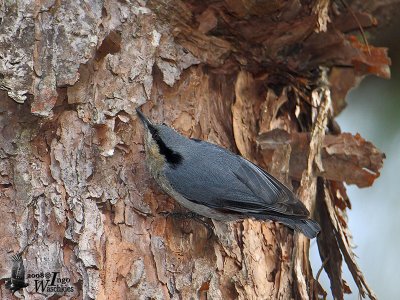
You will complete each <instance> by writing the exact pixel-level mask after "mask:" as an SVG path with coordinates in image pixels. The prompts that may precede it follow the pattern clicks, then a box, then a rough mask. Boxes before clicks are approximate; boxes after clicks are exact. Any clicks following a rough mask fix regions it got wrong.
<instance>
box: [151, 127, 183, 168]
mask: <svg viewBox="0 0 400 300" xmlns="http://www.w3.org/2000/svg"><path fill="white" fill-rule="evenodd" d="M149 130H150V133H151V135H152V137H153V139H154V140H155V141H156V143H157V145H158V148H159V149H160V154H162V155H164V157H165V159H166V160H167V162H168V163H169V164H170V165H171V166H172V167H173V168H176V167H177V166H178V165H179V164H180V163H181V162H182V160H183V157H182V155H180V154H179V153H177V152H175V151H173V150H172V149H171V148H169V147H167V145H165V143H164V141H163V140H162V139H161V138H160V135H159V133H158V130H157V128H154V127H153V126H149Z"/></svg>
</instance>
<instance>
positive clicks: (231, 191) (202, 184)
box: [137, 110, 320, 238]
mask: <svg viewBox="0 0 400 300" xmlns="http://www.w3.org/2000/svg"><path fill="white" fill-rule="evenodd" d="M137 112H138V115H139V117H140V118H141V120H142V121H143V123H144V125H145V128H146V132H147V135H146V137H145V147H146V154H147V155H146V157H147V163H148V165H149V169H150V172H151V173H152V175H153V177H154V178H155V179H156V181H157V182H158V183H159V185H160V186H161V187H162V188H163V190H164V191H166V192H167V193H168V194H170V195H171V196H172V197H173V198H175V199H176V200H177V201H178V202H179V203H180V204H182V205H183V206H185V207H186V208H188V209H189V210H192V211H194V212H195V213H198V214H200V215H203V216H205V217H209V218H213V219H217V220H221V221H232V220H237V219H243V218H247V217H253V218H256V219H261V220H273V221H277V222H280V223H283V224H285V225H287V226H288V227H290V228H292V229H295V230H298V231H301V232H302V233H303V234H304V235H306V236H307V237H308V238H314V237H315V236H316V235H317V234H318V232H319V231H320V227H319V225H318V223H317V222H315V221H313V220H311V219H309V212H308V210H307V208H306V207H305V206H304V204H303V203H302V202H300V201H299V200H298V199H297V198H296V196H295V195H294V194H293V193H292V192H291V191H290V190H289V189H288V188H287V187H286V186H285V185H284V184H282V183H281V182H279V181H278V180H277V179H276V178H274V177H273V176H272V175H270V174H268V173H267V172H266V171H264V170H262V169H261V168H260V167H258V166H256V165H255V164H253V163H251V162H250V161H248V160H246V159H244V158H243V157H241V156H239V155H236V154H234V153H232V152H230V151H228V150H226V149H224V148H222V147H220V146H217V145H215V144H211V143H208V142H205V141H200V140H194V139H189V138H186V137H184V136H183V135H181V134H179V133H178V132H176V131H175V130H173V129H172V128H170V127H168V126H166V125H153V124H152V123H151V122H149V121H148V120H147V118H146V117H145V116H144V115H143V114H142V113H141V112H140V111H139V110H137ZM157 151H158V153H159V154H160V155H157Z"/></svg>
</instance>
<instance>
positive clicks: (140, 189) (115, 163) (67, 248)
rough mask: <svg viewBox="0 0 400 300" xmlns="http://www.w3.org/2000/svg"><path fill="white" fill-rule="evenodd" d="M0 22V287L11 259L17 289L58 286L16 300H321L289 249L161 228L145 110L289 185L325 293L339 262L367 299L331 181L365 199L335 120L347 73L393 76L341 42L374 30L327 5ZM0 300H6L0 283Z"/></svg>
mask: <svg viewBox="0 0 400 300" xmlns="http://www.w3.org/2000/svg"><path fill="white" fill-rule="evenodd" d="M303 2H304V3H303ZM305 2H307V3H305ZM353 15H355V17H353ZM0 24H1V25H0V26H1V27H0V40H1V43H0V88H1V89H2V91H0V128H1V130H0V199H1V203H2V205H1V207H0V217H1V219H2V220H3V225H2V226H1V227H0V233H1V234H0V253H1V255H0V264H1V269H0V272H1V274H0V275H1V277H6V276H8V275H9V272H10V267H9V266H10V256H11V254H12V253H13V252H18V251H21V249H24V248H26V249H25V251H24V254H23V257H24V261H25V268H26V273H27V275H29V274H36V273H40V272H45V273H46V272H60V276H61V277H62V278H69V279H70V286H71V287H73V292H65V293H61V294H60V293H58V294H57V293H53V292H49V293H47V292H44V293H43V294H40V293H38V291H36V289H35V283H34V281H33V280H32V279H28V282H29V283H30V286H29V287H27V288H26V289H24V290H22V291H20V292H21V293H22V294H24V296H25V298H27V299H44V298H46V297H50V296H52V295H54V297H55V298H52V299H56V298H57V297H61V296H62V299H150V298H151V299H314V298H318V297H320V296H324V293H325V292H324V291H323V289H322V287H321V286H320V285H319V283H318V281H316V280H315V279H314V275H313V272H312V270H311V266H310V263H309V259H308V252H309V246H310V241H309V240H308V239H306V238H305V237H304V236H303V235H301V234H298V233H293V232H292V231H291V230H289V229H288V228H286V227H285V226H282V225H280V224H277V223H273V222H259V221H255V220H252V219H247V220H244V221H241V222H236V223H221V222H217V221H212V223H213V226H214V227H215V230H214V233H213V235H212V236H211V237H210V236H209V235H208V231H207V228H205V227H204V226H203V225H202V224H201V223H198V222H196V221H195V220H179V219H173V218H170V217H165V215H163V214H160V212H164V211H174V210H179V209H181V208H179V207H178V206H177V204H176V203H175V202H174V200H173V199H170V198H169V197H167V196H166V195H165V194H163V193H162V192H161V191H160V189H159V188H158V187H157V186H156V184H155V183H154V181H153V180H152V179H151V178H150V177H149V173H148V172H147V170H146V166H145V165H144V152H143V150H144V148H143V142H142V135H143V131H142V128H141V124H140V122H139V121H138V119H137V117H136V114H135V108H136V107H138V106H139V105H142V104H144V106H143V110H144V112H145V113H146V114H147V115H148V116H150V118H151V119H152V120H154V121H155V122H160V123H161V122H165V123H166V124H168V125H171V126H173V127H174V128H176V129H177V130H178V131H179V132H181V133H183V134H184V135H186V136H188V137H194V138H200V139H204V140H207V141H210V142H213V143H216V144H219V145H222V146H224V147H226V148H228V149H230V150H232V151H235V152H237V153H240V154H241V155H242V156H244V157H246V158H247V159H249V160H251V161H253V162H255V163H257V164H259V165H261V166H262V167H264V168H265V169H266V170H268V171H269V172H271V173H272V174H273V175H275V176H276V177H277V178H279V179H281V180H282V181H283V182H285V183H286V184H287V185H288V186H290V187H292V188H293V189H294V190H295V191H296V193H297V195H298V196H299V198H300V199H301V200H302V201H303V202H304V203H305V204H306V206H307V207H308V208H309V209H310V211H311V212H312V214H313V217H314V218H316V219H317V220H319V221H320V223H321V226H322V232H321V234H320V235H319V237H318V246H319V249H320V253H321V258H322V260H323V261H326V264H325V265H324V268H325V270H326V272H327V273H328V275H329V277H330V279H331V286H332V292H333V295H334V297H335V298H337V299H343V293H345V292H348V289H347V285H346V283H345V282H344V281H343V280H342V278H341V263H342V257H343V258H344V259H345V262H346V264H347V265H348V266H349V268H350V270H351V272H352V274H353V277H354V280H355V281H356V283H357V286H358V287H359V289H360V294H361V295H363V296H364V295H366V296H369V297H370V298H371V299H374V298H375V296H374V294H373V292H372V291H371V290H370V288H369V287H368V285H367V284H366V281H365V279H364V277H363V276H362V273H361V272H360V270H359V269H358V266H357V264H356V262H355V259H354V255H353V253H352V250H351V247H350V244H351V238H350V235H349V232H348V229H347V220H346V217H345V212H346V209H347V208H349V207H350V201H349V199H348V198H347V195H346V191H345V188H344V185H343V182H344V181H345V182H349V183H356V184H357V185H359V186H369V185H371V184H372V183H373V181H374V179H375V178H376V177H377V176H379V169H380V168H381V166H382V159H383V157H384V156H383V154H382V153H380V152H379V150H377V149H376V148H375V147H374V146H373V145H372V144H371V143H369V142H366V141H365V140H363V139H362V138H361V137H359V136H351V135H350V134H342V133H341V132H340V128H339V127H338V125H337V124H336V123H335V121H334V116H336V115H337V114H338V113H339V112H340V111H341V110H342V109H343V108H344V106H345V102H344V98H345V95H346V93H347V91H348V90H349V89H350V88H351V87H352V86H353V85H354V84H355V83H356V82H357V79H358V78H359V77H361V76H363V75H365V74H367V73H372V74H376V75H378V76H383V77H388V76H389V75H390V72H389V67H388V65H389V64H390V60H389V58H388V57H387V54H386V50H385V49H382V48H374V47H372V46H366V45H364V44H363V43H362V42H359V41H358V40H356V39H355V38H353V37H352V36H351V35H350V34H349V33H350V32H352V31H356V30H358V28H359V27H360V26H362V27H365V28H367V27H370V26H373V25H375V22H374V19H373V17H371V16H370V15H368V14H366V13H360V12H358V11H352V10H349V8H348V7H343V6H340V5H339V4H335V3H331V2H330V1H324V0H322V1H321V0H317V1H295V0H294V1H285V2H284V3H281V1H267V2H265V3H264V2H263V1H251V0H226V1H198V2H197V1H187V2H181V1H155V0H154V1H148V2H147V1H141V0H138V1H101V0H86V1H84V0H81V1H56V0H55V1H51V0H50V1H20V2H15V3H13V2H12V1H11V2H0ZM343 149H345V150H343ZM347 150H348V151H347ZM343 161H346V162H348V163H343ZM338 170H339V171H338ZM355 174H356V175H355ZM315 271H316V270H314V274H315ZM0 297H1V298H2V299H12V297H13V296H12V295H11V293H10V292H9V291H8V290H6V289H5V287H4V285H2V287H1V289H0Z"/></svg>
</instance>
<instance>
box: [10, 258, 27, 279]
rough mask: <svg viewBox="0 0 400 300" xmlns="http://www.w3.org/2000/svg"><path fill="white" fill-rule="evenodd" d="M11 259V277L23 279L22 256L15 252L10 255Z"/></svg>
mask: <svg viewBox="0 0 400 300" xmlns="http://www.w3.org/2000/svg"><path fill="white" fill-rule="evenodd" d="M11 259H12V261H13V266H12V270H11V278H12V279H24V278H25V268H24V263H23V261H22V256H21V254H20V253H18V254H15V255H13V256H12V257H11Z"/></svg>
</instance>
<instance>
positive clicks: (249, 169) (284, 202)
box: [235, 157, 310, 217]
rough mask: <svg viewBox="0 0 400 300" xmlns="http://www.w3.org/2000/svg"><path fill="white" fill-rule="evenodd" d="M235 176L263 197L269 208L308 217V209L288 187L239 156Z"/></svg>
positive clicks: (278, 211)
mask: <svg viewBox="0 0 400 300" xmlns="http://www.w3.org/2000/svg"><path fill="white" fill-rule="evenodd" d="M240 159H241V163H240V168H239V170H238V171H236V172H235V175H236V177H237V178H238V179H239V180H240V181H241V182H242V183H243V184H245V185H246V186H247V187H248V188H249V189H250V190H251V191H252V192H253V194H254V195H255V196H256V197H257V198H260V199H263V200H264V201H265V202H266V203H268V204H267V206H268V209H269V210H272V211H274V212H277V213H282V214H285V215H292V216H299V217H308V216H309V214H310V213H309V211H308V210H307V208H306V207H305V206H304V204H303V203H302V202H301V201H299V200H298V199H297V198H296V196H295V195H294V194H293V192H292V191H291V190H289V188H288V187H286V186H285V185H284V184H283V183H281V182H280V181H279V180H278V179H276V178H275V177H274V176H272V175H271V174H269V173H267V172H266V171H264V170H263V169H261V168H260V167H258V166H257V165H255V164H253V163H251V162H250V161H248V160H245V159H243V158H241V157H240Z"/></svg>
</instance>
